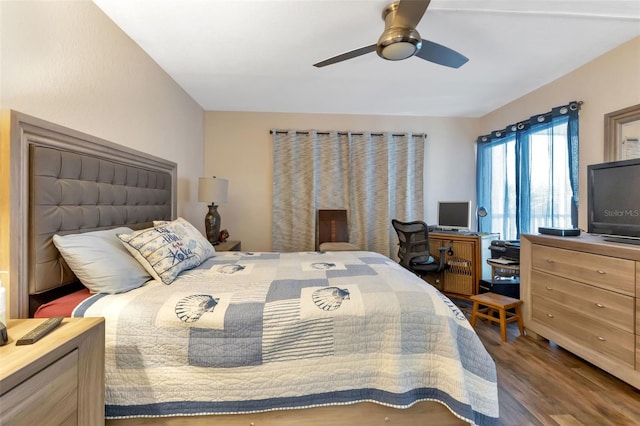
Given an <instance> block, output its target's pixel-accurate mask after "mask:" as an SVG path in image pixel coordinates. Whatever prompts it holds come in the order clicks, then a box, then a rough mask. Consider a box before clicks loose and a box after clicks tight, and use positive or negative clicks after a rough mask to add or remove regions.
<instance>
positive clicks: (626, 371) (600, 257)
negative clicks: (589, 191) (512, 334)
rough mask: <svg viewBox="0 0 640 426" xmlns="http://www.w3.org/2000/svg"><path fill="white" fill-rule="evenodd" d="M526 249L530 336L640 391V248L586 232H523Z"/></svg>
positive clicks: (525, 309)
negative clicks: (566, 234)
mask: <svg viewBox="0 0 640 426" xmlns="http://www.w3.org/2000/svg"><path fill="white" fill-rule="evenodd" d="M520 247H521V248H520V294H521V298H522V300H523V302H524V303H523V306H522V313H523V317H524V326H525V328H526V330H527V333H528V334H529V335H532V336H534V337H536V336H540V337H543V338H545V339H548V340H551V341H553V342H555V343H557V344H558V345H560V346H562V347H563V348H565V349H566V350H568V351H570V352H573V353H574V354H576V355H578V356H580V357H582V358H584V359H586V360H587V361H589V362H591V363H592V364H595V365H597V366H598V367H600V368H602V369H603V370H605V371H607V372H609V373H611V374H612V375H614V376H616V377H618V378H620V379H621V380H623V381H625V382H627V383H629V384H630V385H632V386H634V387H636V388H640V247H638V246H634V245H628V244H620V243H611V242H605V241H603V240H602V238H601V237H599V236H593V235H584V234H583V235H581V236H580V237H556V236H549V235H524V236H522V238H521V241H520Z"/></svg>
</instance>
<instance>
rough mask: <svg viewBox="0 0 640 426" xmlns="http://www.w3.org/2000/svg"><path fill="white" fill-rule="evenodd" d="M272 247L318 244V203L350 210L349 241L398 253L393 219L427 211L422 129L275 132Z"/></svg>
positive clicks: (293, 248)
mask: <svg viewBox="0 0 640 426" xmlns="http://www.w3.org/2000/svg"><path fill="white" fill-rule="evenodd" d="M272 136H273V165H274V167H273V169H274V170H273V174H274V178H273V235H272V245H273V250H274V251H280V252H286V251H309V250H313V249H314V247H315V220H316V210H317V209H347V210H348V212H349V222H350V224H349V233H350V241H351V242H352V243H355V244H357V245H359V246H360V247H362V248H363V250H369V251H375V252H378V253H381V254H384V255H386V256H389V257H395V255H396V252H397V245H396V242H397V239H396V236H395V232H394V231H393V228H392V227H391V219H393V218H399V219H406V218H411V219H419V218H422V217H424V211H423V209H424V203H423V198H424V192H423V164H424V143H425V137H426V136H425V135H424V134H411V133H404V134H397V133H387V132H385V133H372V132H361V133H355V132H337V131H331V132H319V131H315V130H310V131H296V130H272Z"/></svg>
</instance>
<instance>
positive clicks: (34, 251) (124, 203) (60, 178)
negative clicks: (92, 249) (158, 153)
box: [3, 112, 177, 318]
mask: <svg viewBox="0 0 640 426" xmlns="http://www.w3.org/2000/svg"><path fill="white" fill-rule="evenodd" d="M18 152H19V153H20V154H21V155H16V154H17V153H18ZM14 170H15V173H14ZM176 172H177V165H176V163H174V162H171V161H167V160H163V159H160V158H158V157H155V156H152V155H148V154H144V153H142V152H139V151H135V150H132V149H130V148H127V147H123V146H120V145H116V144H113V143H111V142H108V141H104V140H101V139H99V138H95V137H93V136H89V135H86V134H83V133H80V132H77V131H74V130H71V129H67V128H64V127H62V126H58V125H55V124H52V123H48V122H45V121H43V120H39V119H36V118H34V117H30V116H27V115H24V114H21V113H17V112H11V177H10V181H11V189H12V193H11V198H10V202H11V207H10V224H11V231H10V232H11V239H10V241H11V243H10V252H11V259H10V271H11V273H10V282H11V287H10V299H11V312H12V314H11V316H12V317H14V318H15V317H26V316H29V315H30V314H31V313H33V311H34V309H35V307H37V305H38V304H39V303H41V302H43V301H46V299H47V297H46V295H47V294H50V293H54V294H56V293H59V292H60V288H64V287H68V286H70V287H71V288H72V287H73V286H74V284H76V283H77V279H76V278H75V276H74V275H73V273H72V272H71V270H70V269H69V268H68V266H67V265H66V263H65V262H64V260H63V259H62V257H61V256H60V254H59V253H58V250H57V249H56V247H55V245H54V244H53V239H52V237H53V235H54V234H70V233H78V232H87V231H95V230H100V229H108V228H114V227H117V226H128V227H130V228H134V229H140V228H144V227H148V226H152V221H153V220H170V219H173V218H175V217H176V204H177V203H176V194H175V193H176V191H175V188H176ZM14 189H15V191H13V190H14ZM21 205H22V206H25V207H26V209H22V208H20V206H21ZM25 210H26V211H25ZM3 214H4V213H3ZM14 229H15V232H14ZM19 242H23V243H22V244H20V243H19ZM25 243H26V244H25ZM14 271H16V272H17V273H16V274H14ZM63 291H64V290H63ZM14 309H17V312H19V314H17V315H16V311H14Z"/></svg>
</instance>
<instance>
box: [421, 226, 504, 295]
mask: <svg viewBox="0 0 640 426" xmlns="http://www.w3.org/2000/svg"><path fill="white" fill-rule="evenodd" d="M498 239H500V235H499V234H489V233H464V232H460V233H455V232H454V233H450V232H438V231H433V232H429V246H430V251H431V253H432V255H434V254H435V255H437V254H438V248H439V247H442V246H450V247H451V250H452V254H451V255H448V256H447V263H448V264H449V269H446V270H445V271H444V272H442V273H441V274H435V275H437V276H434V274H430V275H428V276H427V275H425V279H426V280H427V282H429V283H430V284H432V285H434V286H435V287H436V288H438V289H439V290H441V291H442V292H443V293H445V294H447V295H449V296H452V297H457V298H462V299H468V297H469V296H471V295H473V294H478V291H479V283H480V280H481V279H483V278H489V276H490V273H491V270H490V266H489V265H488V264H487V263H486V261H487V259H488V258H489V255H490V254H491V253H490V250H489V247H490V245H491V241H493V240H498Z"/></svg>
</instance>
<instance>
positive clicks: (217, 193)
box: [198, 176, 229, 245]
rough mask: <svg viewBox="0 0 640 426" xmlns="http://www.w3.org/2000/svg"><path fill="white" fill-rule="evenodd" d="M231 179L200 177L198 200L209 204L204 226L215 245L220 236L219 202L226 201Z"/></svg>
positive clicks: (209, 238) (208, 237)
mask: <svg viewBox="0 0 640 426" xmlns="http://www.w3.org/2000/svg"><path fill="white" fill-rule="evenodd" d="M228 188H229V181H228V180H226V179H220V178H217V177H215V176H214V177H201V178H199V179H198V201H199V202H201V203H211V204H209V211H208V212H207V215H206V216H205V217H204V227H205V230H206V233H207V240H209V242H210V243H211V244H213V245H217V244H218V243H219V241H218V239H219V236H220V223H221V219H220V213H218V206H217V205H216V202H218V203H226V202H227V196H228Z"/></svg>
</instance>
